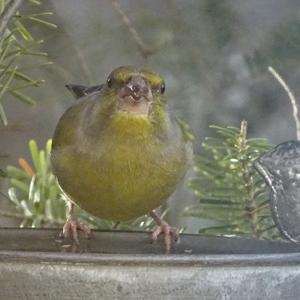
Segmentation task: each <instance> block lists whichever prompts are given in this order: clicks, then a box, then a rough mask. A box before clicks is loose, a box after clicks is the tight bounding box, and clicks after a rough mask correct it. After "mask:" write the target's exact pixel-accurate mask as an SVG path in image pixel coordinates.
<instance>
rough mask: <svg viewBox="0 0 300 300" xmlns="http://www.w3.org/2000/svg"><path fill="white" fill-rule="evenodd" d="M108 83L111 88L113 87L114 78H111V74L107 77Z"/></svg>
mask: <svg viewBox="0 0 300 300" xmlns="http://www.w3.org/2000/svg"><path fill="white" fill-rule="evenodd" d="M106 83H107V86H108V87H109V88H110V87H112V83H113V80H112V78H111V77H110V76H109V77H108V78H107V81H106Z"/></svg>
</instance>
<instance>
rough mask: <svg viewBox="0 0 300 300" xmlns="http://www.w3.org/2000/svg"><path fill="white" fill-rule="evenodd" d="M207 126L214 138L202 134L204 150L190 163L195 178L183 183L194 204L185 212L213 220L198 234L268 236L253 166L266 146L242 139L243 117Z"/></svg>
mask: <svg viewBox="0 0 300 300" xmlns="http://www.w3.org/2000/svg"><path fill="white" fill-rule="evenodd" d="M210 127H211V128H213V129H215V130H216V132H217V137H214V138H206V139H205V142H204V143H203V144H202V145H203V148H204V153H203V154H202V155H201V156H200V157H198V159H197V160H196V162H195V166H194V170H195V172H196V177H195V178H193V179H192V180H190V182H189V186H190V187H191V189H192V190H193V191H194V193H195V195H196V197H197V198H198V199H199V204H197V205H195V206H193V207H188V208H187V209H186V211H185V213H186V215H188V216H193V217H199V218H205V219H210V220H212V221H214V222H215V225H214V226H213V227H208V228H204V229H201V232H202V233H204V232H205V233H213V234H219V235H224V234H231V235H243V236H248V237H255V238H274V236H275V235H276V231H275V229H274V228H273V225H274V224H273V220H272V218H271V216H270V208H269V203H268V201H269V198H268V193H267V187H266V186H265V183H264V182H263V180H262V178H261V177H260V176H259V175H258V174H257V173H256V171H255V169H254V168H253V162H254V160H256V159H257V158H258V157H259V156H260V155H262V154H263V153H265V151H267V150H268V149H270V147H271V145H269V144H268V143H267V141H266V140H264V139H257V138H252V139H248V138H247V122H246V121H242V123H241V127H240V128H235V127H225V128H224V127H220V126H210Z"/></svg>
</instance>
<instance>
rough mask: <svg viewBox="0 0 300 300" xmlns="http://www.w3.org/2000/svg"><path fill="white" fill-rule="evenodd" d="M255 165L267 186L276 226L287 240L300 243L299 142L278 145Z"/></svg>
mask: <svg viewBox="0 0 300 300" xmlns="http://www.w3.org/2000/svg"><path fill="white" fill-rule="evenodd" d="M254 166H255V168H256V169H257V170H258V172H259V173H260V174H261V175H262V176H263V178H264V179H265V181H266V182H267V184H268V185H269V187H270V192H271V198H270V201H271V203H270V204H271V209H272V215H273V218H274V221H275V223H276V225H277V226H278V228H279V229H280V231H281V232H282V233H283V235H284V236H285V237H286V238H288V239H289V240H291V241H293V242H296V243H300V141H288V142H285V143H282V144H279V145H278V146H276V147H275V148H273V149H272V150H270V151H268V152H267V153H265V154H264V155H263V156H261V157H260V158H259V159H257V160H256V161H255V163H254Z"/></svg>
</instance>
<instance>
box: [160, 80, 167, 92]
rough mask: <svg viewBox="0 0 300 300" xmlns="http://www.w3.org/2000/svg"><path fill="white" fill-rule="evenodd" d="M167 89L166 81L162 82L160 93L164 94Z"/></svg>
mask: <svg viewBox="0 0 300 300" xmlns="http://www.w3.org/2000/svg"><path fill="white" fill-rule="evenodd" d="M165 90H166V86H165V83H164V82H162V84H161V85H160V93H161V94H163V93H164V92H165Z"/></svg>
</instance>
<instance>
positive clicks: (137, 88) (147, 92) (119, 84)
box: [105, 66, 165, 116]
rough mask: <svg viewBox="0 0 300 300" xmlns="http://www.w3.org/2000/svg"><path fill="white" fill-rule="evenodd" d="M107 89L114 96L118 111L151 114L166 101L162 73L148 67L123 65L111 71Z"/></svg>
mask: <svg viewBox="0 0 300 300" xmlns="http://www.w3.org/2000/svg"><path fill="white" fill-rule="evenodd" d="M105 90H106V92H107V94H108V95H109V96H113V98H114V100H115V107H116V110H117V111H118V112H126V113H129V114H134V115H143V116H148V115H150V114H151V113H152V112H153V110H154V107H155V106H157V105H159V106H160V105H161V104H162V103H164V97H163V94H164V91H165V83H164V80H163V79H162V78H161V76H160V75H158V74H157V73H154V72H152V71H149V70H146V69H137V68H134V67H130V66H123V67H119V68H117V69H115V70H114V71H112V72H111V73H110V75H109V76H108V78H107V81H106V87H105Z"/></svg>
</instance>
